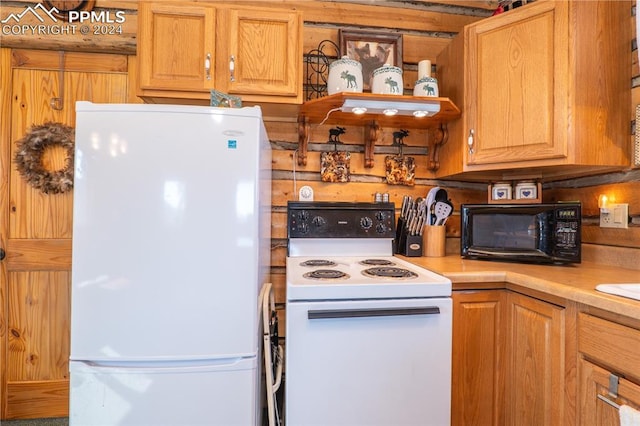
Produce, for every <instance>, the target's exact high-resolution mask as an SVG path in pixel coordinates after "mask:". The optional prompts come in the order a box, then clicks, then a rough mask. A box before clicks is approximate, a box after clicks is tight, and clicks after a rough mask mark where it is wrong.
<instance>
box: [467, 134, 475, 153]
mask: <svg viewBox="0 0 640 426" xmlns="http://www.w3.org/2000/svg"><path fill="white" fill-rule="evenodd" d="M473 135H474V132H473V129H471V130H469V138H468V139H467V144H468V145H469V154H473Z"/></svg>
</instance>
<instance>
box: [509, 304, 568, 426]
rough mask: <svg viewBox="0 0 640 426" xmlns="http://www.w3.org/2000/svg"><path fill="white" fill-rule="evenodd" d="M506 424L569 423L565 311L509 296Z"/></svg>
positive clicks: (537, 425)
mask: <svg viewBox="0 0 640 426" xmlns="http://www.w3.org/2000/svg"><path fill="white" fill-rule="evenodd" d="M506 310H507V321H506V324H505V326H506V327H507V333H506V339H505V342H504V343H505V346H506V351H505V352H506V357H505V370H506V380H505V423H506V424H507V425H522V426H524V425H530V426H541V425H549V426H552V425H566V424H569V422H568V421H567V419H566V418H565V399H564V396H565V363H564V360H565V358H564V354H565V309H564V308H563V307H560V306H556V305H554V304H551V303H548V302H544V301H542V300H539V299H535V298H533V297H529V296H525V295H522V294H518V293H513V292H509V293H508V294H507V307H506Z"/></svg>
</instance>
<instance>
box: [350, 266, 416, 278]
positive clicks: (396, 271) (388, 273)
mask: <svg viewBox="0 0 640 426" xmlns="http://www.w3.org/2000/svg"><path fill="white" fill-rule="evenodd" d="M362 273H363V274H364V275H366V276H369V277H380V278H415V277H417V276H418V274H416V273H415V272H412V271H410V270H408V269H404V268H394V267H379V268H368V269H365V270H363V271H362Z"/></svg>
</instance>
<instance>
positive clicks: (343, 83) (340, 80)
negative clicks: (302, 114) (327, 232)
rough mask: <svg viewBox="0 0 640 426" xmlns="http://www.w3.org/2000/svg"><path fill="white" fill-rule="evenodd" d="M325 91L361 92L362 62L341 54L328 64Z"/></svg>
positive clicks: (332, 92) (331, 92)
mask: <svg viewBox="0 0 640 426" xmlns="http://www.w3.org/2000/svg"><path fill="white" fill-rule="evenodd" d="M327 92H328V93H329V94H330V95H333V94H334V93H340V92H355V93H362V64H361V63H360V62H358V61H356V60H354V59H351V58H349V57H348V56H343V57H342V59H338V60H335V61H333V62H332V63H331V64H329V78H328V80H327Z"/></svg>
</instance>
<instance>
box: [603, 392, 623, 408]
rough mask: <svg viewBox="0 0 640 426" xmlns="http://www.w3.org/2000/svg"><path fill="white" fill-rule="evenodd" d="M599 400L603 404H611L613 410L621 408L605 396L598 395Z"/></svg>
mask: <svg viewBox="0 0 640 426" xmlns="http://www.w3.org/2000/svg"><path fill="white" fill-rule="evenodd" d="M598 399H599V400H600V401H602V402H605V403H607V404H609V405H610V406H612V407H613V408H615V409H616V410H619V409H620V406H619V405H618V404H616V403H615V402H613V401H612V400H610V399H609V398H607V397H606V396H604V395H600V394H598Z"/></svg>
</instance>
